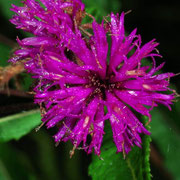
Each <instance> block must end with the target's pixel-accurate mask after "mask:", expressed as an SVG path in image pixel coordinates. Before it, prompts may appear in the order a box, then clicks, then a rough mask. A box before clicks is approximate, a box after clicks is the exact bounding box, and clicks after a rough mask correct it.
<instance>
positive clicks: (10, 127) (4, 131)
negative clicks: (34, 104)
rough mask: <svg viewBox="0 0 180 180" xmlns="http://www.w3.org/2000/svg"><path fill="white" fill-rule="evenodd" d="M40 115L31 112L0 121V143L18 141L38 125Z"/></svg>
mask: <svg viewBox="0 0 180 180" xmlns="http://www.w3.org/2000/svg"><path fill="white" fill-rule="evenodd" d="M40 119H41V117H40V113H39V111H38V110H31V111H27V112H22V113H19V114H15V115H11V116H7V117H3V118H1V119H0V142H6V141H9V140H11V139H16V140H18V139H19V138H21V137H22V136H24V135H26V134H27V133H29V132H30V131H31V130H32V129H33V128H35V127H36V126H37V125H38V124H40V122H41V121H40Z"/></svg>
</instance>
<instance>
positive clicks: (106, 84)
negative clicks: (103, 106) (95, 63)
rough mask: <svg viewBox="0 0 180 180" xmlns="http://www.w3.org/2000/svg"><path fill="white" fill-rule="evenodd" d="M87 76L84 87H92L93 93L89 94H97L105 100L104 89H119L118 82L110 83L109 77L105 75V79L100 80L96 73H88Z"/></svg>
mask: <svg viewBox="0 0 180 180" xmlns="http://www.w3.org/2000/svg"><path fill="white" fill-rule="evenodd" d="M88 78H89V83H88V84H86V86H85V87H87V88H89V87H92V88H94V91H93V93H92V94H91V97H92V96H95V95H98V96H99V98H100V99H103V100H106V91H113V89H120V88H121V87H120V83H118V84H117V83H111V82H110V78H109V77H106V79H105V80H102V79H101V78H100V77H99V76H98V74H93V73H92V74H90V75H89V76H88Z"/></svg>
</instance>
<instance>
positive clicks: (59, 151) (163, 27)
mask: <svg viewBox="0 0 180 180" xmlns="http://www.w3.org/2000/svg"><path fill="white" fill-rule="evenodd" d="M12 3H14V4H17V5H19V4H20V1H19V0H0V23H1V28H0V66H1V67H3V68H5V66H7V65H8V63H7V60H8V58H9V57H10V55H11V54H12V52H13V50H12V49H13V48H14V45H15V43H16V42H15V39H16V37H17V36H19V37H20V38H23V37H26V36H27V34H26V33H24V32H22V31H20V30H17V29H15V27H14V26H13V25H12V24H10V22H9V21H8V20H9V19H10V18H11V16H12V14H13V13H12V12H11V11H10V10H9V8H10V6H11V4H12ZM84 3H85V4H86V8H87V11H88V12H90V13H92V14H93V15H95V17H96V18H97V19H99V20H101V19H102V16H106V15H107V14H109V13H110V12H111V11H113V12H119V13H120V12H122V11H125V12H127V11H129V10H132V12H131V13H129V14H128V15H126V17H125V28H126V31H127V33H128V32H130V31H132V30H133V29H134V28H136V27H137V28H138V33H139V34H141V36H142V42H143V44H144V43H145V42H147V41H150V40H151V39H153V38H156V39H157V41H158V42H160V46H159V47H158V50H159V51H160V54H162V55H163V60H165V61H166V65H165V67H164V69H163V70H164V71H169V72H174V73H178V72H179V70H180V62H179V61H180V60H179V48H180V45H179V44H180V43H179V42H180V35H179V29H178V27H179V25H180V1H171V2H169V1H167V2H166V1H164V0H151V1H143V0H120V1H118V0H111V1H110V0H96V1H95V0H86V1H85V0H84ZM161 61H162V60H161V59H157V64H159V63H161ZM3 68H1V72H0V73H2V72H3V70H2V69H3ZM0 75H1V74H0ZM17 78H19V79H23V82H20V83H22V84H23V87H22V88H23V89H24V90H29V85H30V83H31V82H30V77H29V76H27V75H26V74H24V73H23V74H21V75H20V77H17ZM171 82H172V86H173V87H175V88H176V89H177V91H178V92H179V88H180V81H179V77H178V76H177V77H174V78H172V79H171ZM0 88H1V89H0V99H1V101H0V117H1V119H0V180H1V179H2V180H21V179H22V180H26V179H27V180H37V179H38V180H41V179H43V180H60V179H63V180H76V179H78V180H86V179H91V177H90V176H88V166H89V164H90V162H91V155H86V153H84V152H83V151H76V153H75V155H74V156H73V158H72V159H70V158H69V151H70V150H71V149H72V145H71V144H69V143H66V144H65V143H61V144H60V145H59V146H58V147H55V145H54V142H53V138H52V137H51V136H53V135H54V133H55V132H56V130H54V129H53V130H48V131H47V130H46V129H45V128H44V127H43V128H41V130H40V131H38V132H35V130H34V127H35V126H37V125H38V124H39V123H40V121H39V119H40V118H39V114H38V113H37V112H36V113H35V112H34V110H33V111H32V109H35V108H37V107H36V106H35V105H34V104H33V100H32V97H30V96H26V95H24V96H23V95H22V94H20V93H19V91H16V92H14V91H10V94H11V96H9V92H8V91H7V88H6V87H0ZM9 88H10V90H12V89H14V80H11V81H10V82H9ZM27 110H30V111H27ZM26 112H28V113H26ZM16 113H17V115H15V114H16ZM152 117H153V118H152V122H151V123H150V125H151V132H152V143H151V158H150V162H151V169H152V170H151V173H152V179H154V180H161V179H163V180H171V179H172V180H173V179H175V180H180V171H179V167H180V161H179V160H180V103H179V102H176V103H175V105H174V106H173V108H172V111H171V112H169V111H168V109H167V108H164V107H162V106H160V107H159V108H156V109H155V110H153V112H152ZM16 122H18V123H19V124H18V123H16ZM27 122H28V127H26V125H24V126H23V129H21V128H20V124H22V123H24V124H26V123H27ZM13 123H14V124H13ZM14 126H17V129H18V128H19V131H18V132H14V131H13V130H12V131H11V128H12V127H14ZM32 128H33V130H32V131H31V129H32ZM28 132H30V133H28ZM27 133H28V135H25V134H27ZM23 135H25V136H23ZM21 136H23V137H22V138H20V137H21ZM19 138H20V139H19ZM10 139H14V140H11V141H9V140H10ZM15 139H18V140H15ZM97 171H98V170H97ZM102 179H103V177H102ZM109 179H110V180H111V175H110V176H109ZM122 180H123V178H122Z"/></svg>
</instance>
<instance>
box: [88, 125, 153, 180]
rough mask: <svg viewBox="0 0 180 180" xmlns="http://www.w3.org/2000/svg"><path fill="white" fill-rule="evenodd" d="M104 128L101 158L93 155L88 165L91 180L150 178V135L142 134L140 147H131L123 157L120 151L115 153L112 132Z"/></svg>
mask: <svg viewBox="0 0 180 180" xmlns="http://www.w3.org/2000/svg"><path fill="white" fill-rule="evenodd" d="M110 129H111V128H110V125H109V126H108V129H107V128H106V131H105V132H106V135H105V137H104V141H103V146H102V151H101V158H102V159H103V160H100V159H99V158H98V157H97V156H95V155H93V160H92V163H91V164H90V166H89V174H90V175H91V176H92V178H93V180H101V179H103V180H109V179H111V180H117V179H121V180H129V179H132V180H150V179H151V178H150V177H151V175H150V165H149V154H150V136H146V135H143V137H142V149H140V148H138V147H133V148H132V151H131V152H129V154H128V155H127V157H126V158H125V159H124V158H123V155H122V153H118V154H116V147H115V145H114V144H113V142H112V132H111V130H110Z"/></svg>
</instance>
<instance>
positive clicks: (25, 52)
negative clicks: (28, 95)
mask: <svg viewBox="0 0 180 180" xmlns="http://www.w3.org/2000/svg"><path fill="white" fill-rule="evenodd" d="M12 10H13V11H14V12H16V13H17V15H15V16H14V17H13V18H12V20H11V22H12V23H13V24H15V25H16V27H17V28H20V29H23V30H25V31H28V32H31V33H32V34H33V35H34V36H33V37H29V38H25V39H23V40H19V39H18V40H17V41H18V43H19V45H20V47H21V49H19V50H17V51H16V52H15V56H14V57H13V58H12V59H11V62H14V63H15V62H16V61H19V60H23V62H24V66H25V68H26V70H27V71H28V73H31V74H33V78H36V79H38V84H37V86H36V87H35V88H34V92H35V103H38V104H39V105H40V107H41V112H42V121H43V124H46V126H47V128H52V127H54V126H57V127H58V128H59V130H58V132H57V134H56V135H55V136H54V138H55V141H56V142H60V141H64V142H66V141H68V140H70V141H71V142H72V144H73V145H74V149H76V148H78V147H79V146H80V145H82V147H83V149H84V150H85V151H86V152H87V153H91V152H92V150H93V149H94V152H95V154H97V155H100V148H101V144H102V140H103V134H104V133H105V132H104V124H105V120H109V121H110V124H111V127H112V132H113V140H114V143H115V144H116V147H117V152H124V153H128V152H129V151H130V150H131V147H132V146H134V145H137V146H139V147H141V137H140V134H141V133H144V134H148V135H149V134H150V133H149V132H148V131H147V130H146V129H145V127H144V126H143V124H142V123H141V122H140V121H139V120H138V118H137V117H136V116H135V114H134V113H133V112H132V111H131V110H130V109H131V108H133V109H134V110H135V111H137V112H138V113H140V114H142V115H144V116H147V117H148V118H149V121H150V120H151V115H150V111H151V110H152V108H153V107H155V106H157V105H158V103H161V104H164V105H165V106H167V107H168V108H169V109H170V105H171V104H172V100H173V99H174V93H172V94H165V93H163V92H165V91H167V90H171V89H169V87H168V86H169V78H170V77H172V76H174V74H173V73H162V74H157V73H156V72H157V71H158V70H159V69H161V68H162V67H163V65H164V63H162V64H161V65H159V66H158V67H156V61H155V59H154V58H155V57H156V56H158V57H161V56H160V55H159V53H158V51H157V50H156V47H157V46H158V43H156V42H155V39H153V40H152V41H150V42H148V43H146V44H145V45H141V36H140V35H138V34H137V33H136V32H137V30H136V29H134V30H133V31H132V32H131V33H130V34H129V35H128V36H126V35H125V30H124V16H125V14H124V13H123V12H122V13H121V15H119V14H113V13H111V14H110V20H109V21H108V20H107V19H105V21H102V23H101V24H98V23H97V22H96V21H95V19H94V18H93V17H92V16H91V15H89V16H91V17H92V19H93V22H92V23H91V24H90V23H89V24H82V19H83V18H84V17H85V16H86V15H87V13H86V12H85V10H84V5H83V4H82V2H81V1H80V0H40V3H39V2H36V1H35V0H26V1H24V7H16V6H14V5H13V9H12ZM107 35H109V36H110V37H111V46H110V47H109V45H108V41H107ZM109 48H110V55H109V54H108V49H109ZM145 58H146V59H145ZM147 58H150V62H152V63H150V65H144V63H143V62H144V61H147ZM104 107H107V112H105V110H104ZM87 137H91V140H90V141H89V138H88V140H87Z"/></svg>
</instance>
